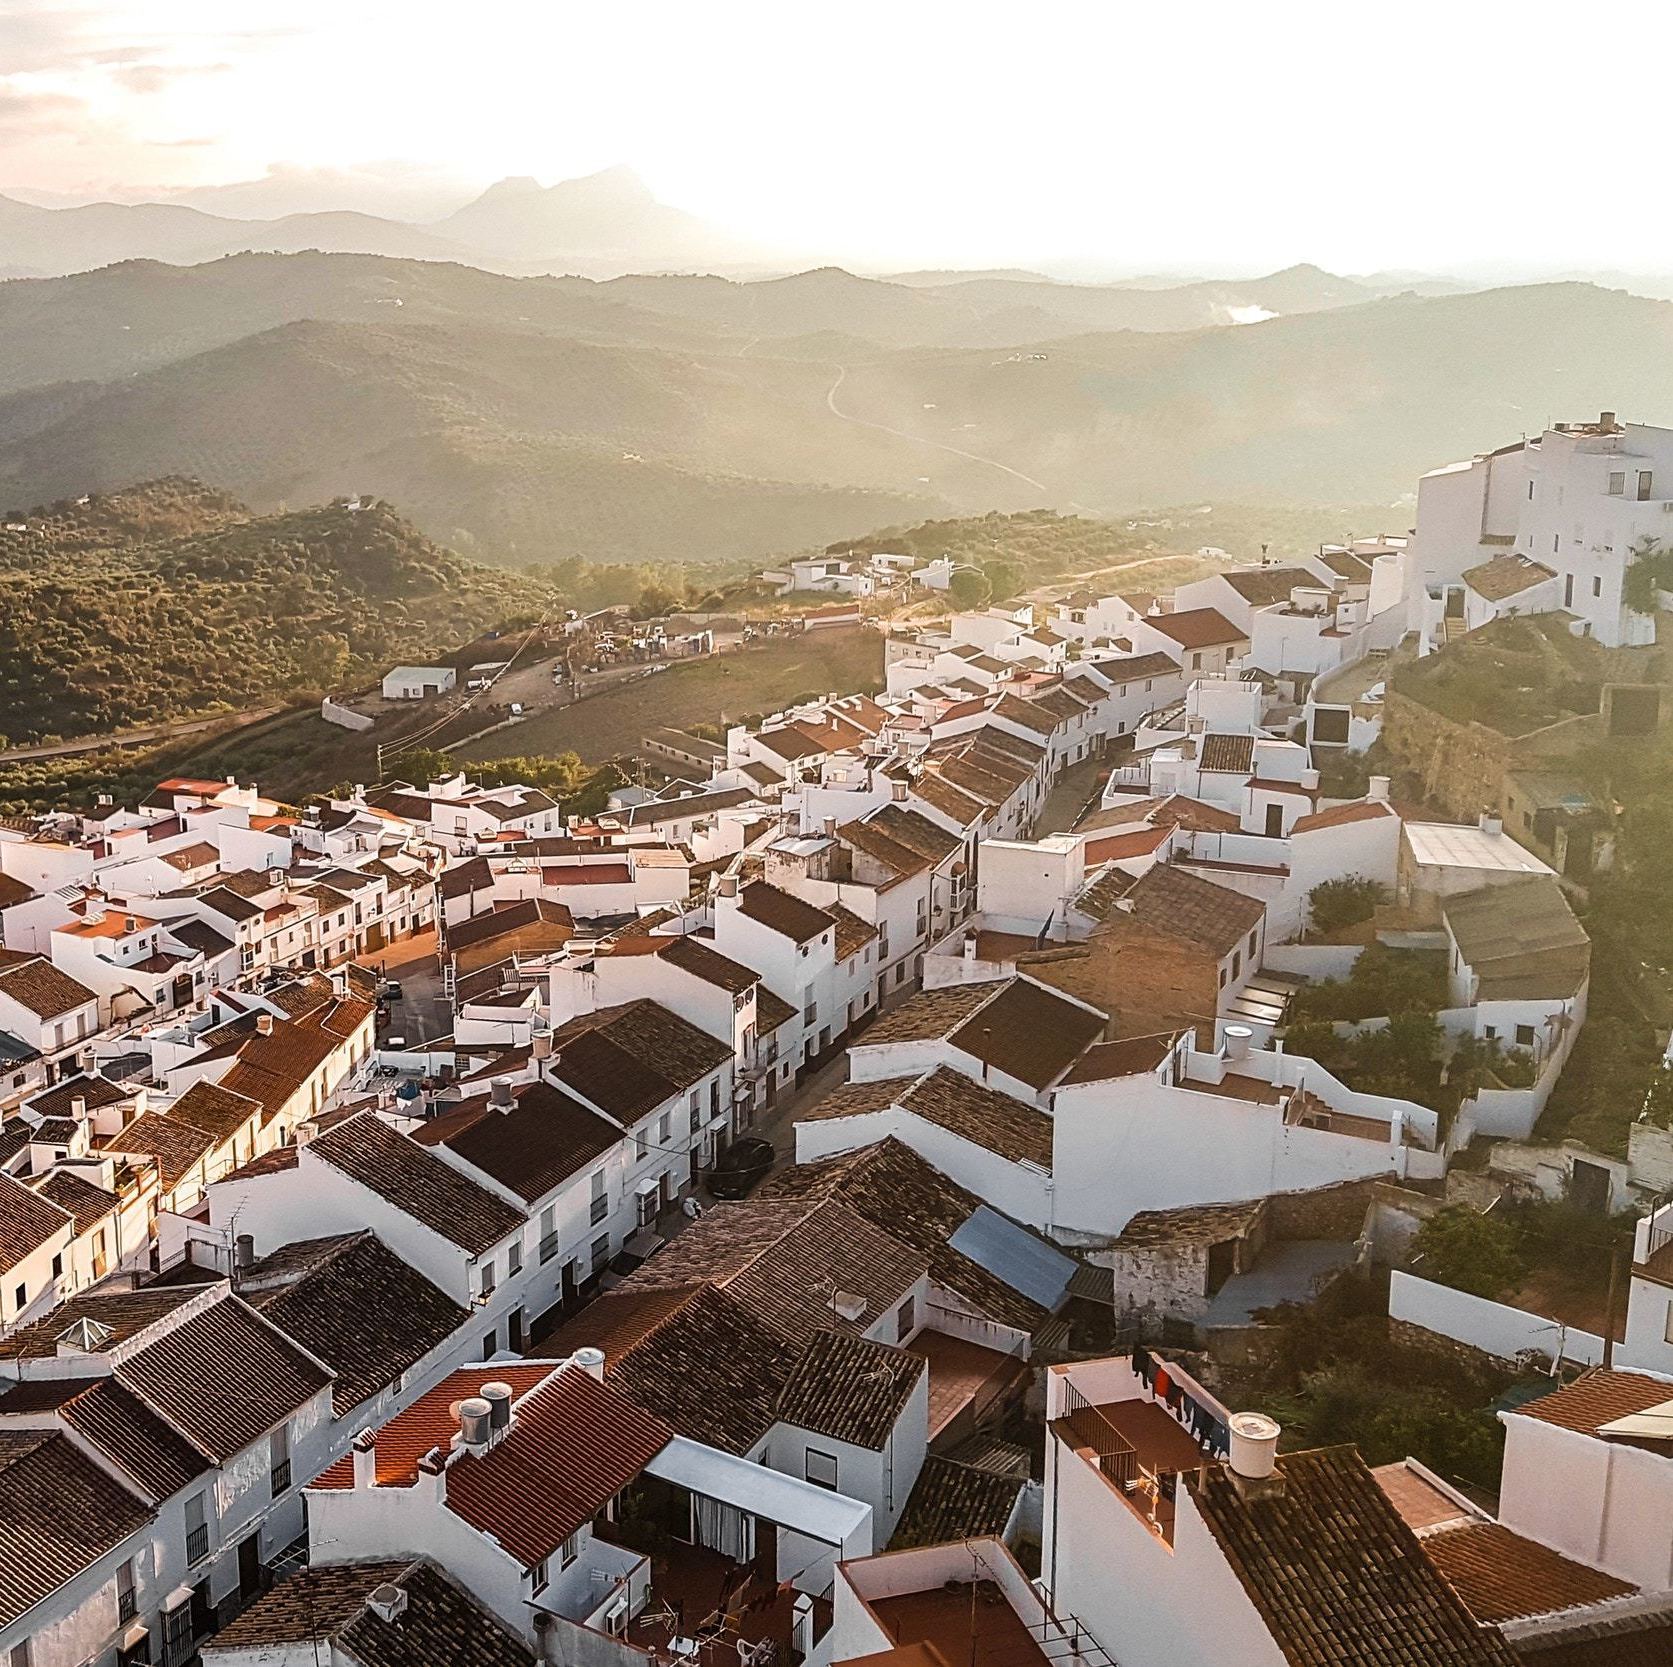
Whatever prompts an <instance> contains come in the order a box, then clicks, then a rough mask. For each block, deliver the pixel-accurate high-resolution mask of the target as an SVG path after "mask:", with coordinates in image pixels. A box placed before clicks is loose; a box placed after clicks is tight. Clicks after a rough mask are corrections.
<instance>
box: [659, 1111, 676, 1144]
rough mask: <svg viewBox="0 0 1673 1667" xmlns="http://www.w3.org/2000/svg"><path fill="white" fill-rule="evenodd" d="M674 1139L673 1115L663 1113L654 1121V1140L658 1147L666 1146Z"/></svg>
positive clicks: (666, 1112) (667, 1112) (668, 1112)
mask: <svg viewBox="0 0 1673 1667" xmlns="http://www.w3.org/2000/svg"><path fill="white" fill-rule="evenodd" d="M673 1137H674V1114H673V1112H671V1111H665V1112H663V1114H662V1115H661V1116H660V1117H659V1118H658V1119H657V1120H656V1140H657V1144H658V1145H659V1146H666V1145H667V1144H668V1142H669V1141H670V1140H672V1139H673Z"/></svg>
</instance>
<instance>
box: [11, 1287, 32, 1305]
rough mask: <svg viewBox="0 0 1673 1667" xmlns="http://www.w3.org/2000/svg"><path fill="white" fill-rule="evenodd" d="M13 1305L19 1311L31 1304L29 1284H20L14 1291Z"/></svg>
mask: <svg viewBox="0 0 1673 1667" xmlns="http://www.w3.org/2000/svg"><path fill="white" fill-rule="evenodd" d="M12 1306H13V1307H14V1308H16V1309H18V1310H19V1311H21V1310H23V1309H25V1308H27V1307H28V1306H29V1287H28V1285H26V1284H25V1285H19V1286H18V1288H17V1289H16V1290H15V1291H13V1292H12Z"/></svg>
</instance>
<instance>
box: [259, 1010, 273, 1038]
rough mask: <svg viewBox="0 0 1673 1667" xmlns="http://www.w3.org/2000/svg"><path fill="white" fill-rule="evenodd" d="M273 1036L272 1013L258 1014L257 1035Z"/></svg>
mask: <svg viewBox="0 0 1673 1667" xmlns="http://www.w3.org/2000/svg"><path fill="white" fill-rule="evenodd" d="M272 1034H273V1015H272V1014H271V1013H258V1014H256V1035H258V1036H271V1035H272Z"/></svg>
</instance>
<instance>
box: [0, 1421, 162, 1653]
mask: <svg viewBox="0 0 1673 1667" xmlns="http://www.w3.org/2000/svg"><path fill="white" fill-rule="evenodd" d="M150 1520H151V1513H150V1512H149V1511H148V1510H147V1509H146V1508H145V1506H144V1505H143V1504H142V1503H141V1502H140V1500H139V1499H138V1498H136V1497H135V1495H134V1494H132V1493H131V1492H129V1490H128V1489H127V1488H125V1487H123V1486H122V1485H121V1484H120V1483H119V1482H117V1481H116V1480H115V1479H114V1478H113V1477H111V1476H109V1475H107V1474H106V1473H105V1472H104V1471H103V1470H101V1469H100V1468H99V1466H98V1465H97V1464H95V1463H94V1462H93V1460H92V1459H90V1458H87V1457H85V1456H84V1455H83V1454H81V1453H80V1452H78V1451H77V1450H76V1447H75V1445H74V1443H73V1442H71V1441H70V1440H69V1438H68V1437H66V1436H63V1435H58V1434H55V1433H53V1432H51V1431H48V1430H0V1626H10V1625H11V1623H12V1622H13V1621H15V1620H17V1619H18V1617H19V1616H21V1615H24V1614H26V1613H27V1612H28V1611H29V1610H30V1609H32V1608H34V1606H35V1605H36V1604H37V1603H39V1602H40V1601H41V1600H42V1599H43V1598H46V1597H49V1596H50V1595H51V1594H52V1593H53V1592H56V1591H58V1590H59V1589H60V1588H61V1587H63V1586H64V1585H66V1584H67V1583H68V1582H69V1581H71V1580H73V1579H75V1577H76V1576H77V1575H78V1574H80V1573H81V1572H82V1571H83V1570H84V1569H87V1568H90V1567H91V1566H92V1565H93V1564H94V1563H96V1562H97V1561H98V1560H99V1559H100V1558H101V1557H103V1556H104V1555H105V1554H106V1552H108V1551H111V1550H113V1549H114V1548H115V1547H116V1546H118V1545H120V1544H121V1543H122V1542H123V1541H124V1540H125V1539H127V1538H128V1536H129V1535H130V1534H137V1533H138V1532H139V1531H140V1530H141V1529H142V1528H144V1526H145V1525H146V1523H147V1522H149V1521H150Z"/></svg>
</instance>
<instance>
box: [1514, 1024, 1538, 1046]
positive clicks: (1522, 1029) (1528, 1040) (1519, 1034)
mask: <svg viewBox="0 0 1673 1667" xmlns="http://www.w3.org/2000/svg"><path fill="white" fill-rule="evenodd" d="M1516 1045H1517V1047H1519V1048H1531V1047H1532V1046H1533V1045H1534V1027H1533V1026H1532V1025H1518V1026H1517V1027H1516Z"/></svg>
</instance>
